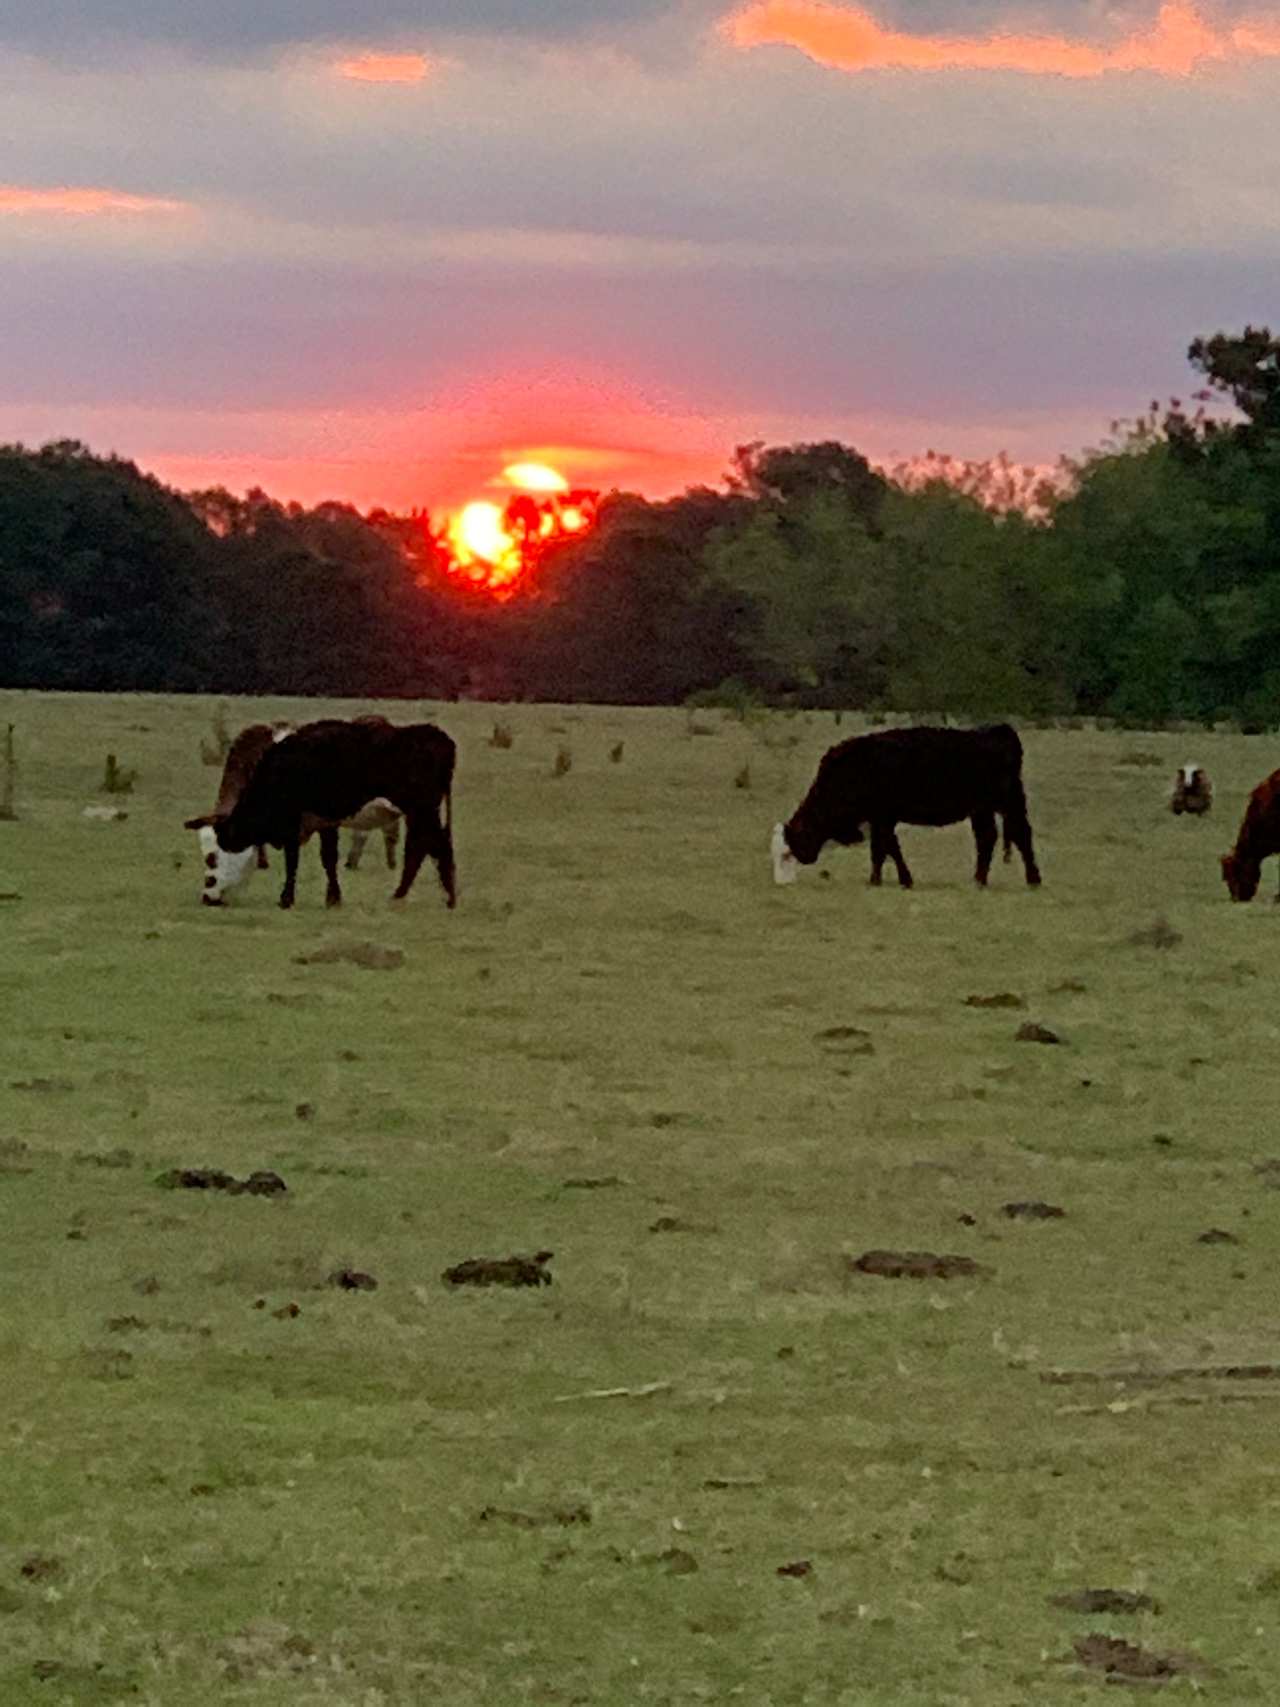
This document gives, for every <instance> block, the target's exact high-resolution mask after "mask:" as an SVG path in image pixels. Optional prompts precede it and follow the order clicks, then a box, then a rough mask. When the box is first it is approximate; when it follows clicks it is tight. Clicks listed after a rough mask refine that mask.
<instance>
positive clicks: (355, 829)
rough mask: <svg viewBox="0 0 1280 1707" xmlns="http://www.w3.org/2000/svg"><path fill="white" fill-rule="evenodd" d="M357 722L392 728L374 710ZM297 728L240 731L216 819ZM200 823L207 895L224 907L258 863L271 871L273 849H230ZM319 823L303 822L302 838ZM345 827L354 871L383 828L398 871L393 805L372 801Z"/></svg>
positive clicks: (277, 725) (281, 726) (273, 726)
mask: <svg viewBox="0 0 1280 1707" xmlns="http://www.w3.org/2000/svg"><path fill="white" fill-rule="evenodd" d="M355 721H356V722H357V723H365V724H371V725H373V726H374V727H381V728H384V729H389V728H390V727H391V725H390V723H388V721H387V719H386V718H385V717H380V716H378V715H376V714H373V713H371V714H370V715H368V716H367V717H359V718H356V719H355ZM294 727H295V726H294V725H293V724H292V723H251V724H249V726H248V727H247V728H245V729H242V730H241V731H240V733H239V734H238V735H237V736H236V738H235V740H234V741H233V742H232V743H231V747H230V749H229V751H228V753H227V757H226V762H225V764H224V765H223V769H222V781H221V783H220V784H219V787H218V799H217V803H216V804H215V806H214V808H213V811H212V813H211V814H210V819H211V820H212V819H214V818H224V817H226V815H227V813H229V812H230V811H231V809H232V807H233V806H234V805H235V804H236V802H237V801H238V800H239V798H240V796H241V795H242V794H243V793H244V790H245V787H246V785H247V783H248V781H249V778H250V777H251V776H252V775H253V773H254V771H255V770H256V769H257V767H258V761H259V760H260V759H261V758H262V756H263V754H264V753H265V752H267V751H268V750H269V749H270V748H271V747H272V746H273V745H274V744H275V743H276V742H277V741H283V740H284V738H285V736H286V735H291V734H293V732H294ZM200 822H201V826H202V827H201V829H200V832H199V833H200V850H201V853H202V855H203V864H204V889H203V891H202V894H201V899H202V900H203V901H204V903H205V905H206V906H208V907H220V906H221V905H222V904H223V900H224V898H225V896H226V894H227V892H228V890H231V889H234V888H236V887H237V885H238V884H240V883H242V882H243V881H244V879H245V878H246V877H247V876H248V875H249V873H250V872H251V871H252V870H253V869H254V865H255V863H256V865H257V869H258V870H259V871H266V870H267V867H268V862H267V850H266V849H265V848H264V847H261V846H259V847H258V848H256V849H246V850H245V851H244V852H243V853H238V854H232V853H227V852H226V851H225V850H224V849H222V848H220V847H219V846H218V839H217V837H216V835H215V834H214V832H213V830H212V829H211V828H209V825H208V823H205V822H204V821H203V820H201V821H200ZM319 828H320V824H319V821H318V820H317V819H314V818H308V819H307V820H306V821H305V823H304V824H303V831H302V840H303V841H304V842H305V841H307V840H308V839H309V838H310V837H311V836H313V835H314V834H315V832H316V831H317V830H318V829H319ZM342 828H343V829H349V830H350V831H351V849H350V852H349V853H348V855H347V867H348V869H349V870H351V871H354V870H355V869H356V868H357V867H358V865H359V864H360V856H361V855H362V854H363V852H364V847H365V843H366V842H367V841H368V839H369V837H370V835H371V834H373V833H374V832H375V831H378V830H381V831H382V835H383V839H384V841H385V844H386V852H387V865H388V867H389V868H390V869H391V870H392V871H394V870H395V865H396V853H397V850H398V848H399V845H400V814H399V812H397V811H396V810H395V808H394V807H393V806H390V805H388V803H387V802H386V801H385V800H372V801H370V802H369V804H368V805H367V806H364V807H362V808H361V809H360V811H359V812H357V813H356V814H355V816H354V817H352V818H348V819H347V820H346V821H345V823H344V824H343V825H342ZM255 854H256V862H255Z"/></svg>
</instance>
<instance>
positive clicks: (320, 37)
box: [0, 0, 1280, 505]
mask: <svg viewBox="0 0 1280 1707" xmlns="http://www.w3.org/2000/svg"><path fill="white" fill-rule="evenodd" d="M126 13H127V16H125V15H124V14H126ZM352 72H356V73H359V75H352V74H351V73H352ZM382 76H385V77H390V78H394V79H395V80H393V81H380V80H378V78H379V77H382ZM0 111H3V113H4V115H5V125H4V149H3V155H2V156H0V438H3V439H14V438H21V439H24V440H26V441H27V442H39V441H41V440H43V439H46V438H51V437H78V438H83V439H85V440H87V441H88V442H89V443H90V444H91V445H92V446H93V447H94V448H96V449H101V450H108V449H114V450H118V451H120V452H122V453H124V454H127V455H130V456H133V457H136V458H137V459H138V460H139V461H140V462H142V463H143V464H144V466H147V467H150V468H154V469H156V470H157V471H158V472H160V473H161V474H163V475H164V476H165V477H166V478H169V479H173V480H175V481H177V482H178V483H179V484H181V485H188V486H190V485H197V484H208V483H211V482H214V481H221V482H223V483H226V484H228V485H230V486H232V487H233V488H235V489H237V490H239V489H243V488H244V487H246V486H248V485H250V484H262V485H264V486H266V487H267V489H268V490H270V491H273V492H275V493H278V494H279V495H281V496H299V497H302V498H304V499H309V500H310V499H318V498H320V497H322V496H337V497H349V498H352V499H354V500H355V501H357V502H359V503H361V504H372V503H375V502H385V503H389V504H394V505H408V504H411V503H428V504H432V505H440V504H455V503H457V502H459V501H460V500H461V499H463V498H465V497H474V496H483V495H484V491H485V489H486V487H487V485H488V483H489V482H490V481H491V480H493V478H494V477H495V476H496V475H497V474H498V472H499V470H500V469H501V468H502V466H503V464H504V463H506V462H510V461H512V460H515V459H516V458H517V457H520V456H529V455H533V456H537V457H540V458H541V459H543V460H547V461H552V462H554V463H555V464H556V466H558V467H560V468H562V469H563V470H564V471H565V472H566V473H567V474H569V475H570V477H571V478H574V479H581V480H583V481H584V482H589V483H592V484H603V485H605V486H609V485H612V484H621V485H626V486H632V487H639V488H640V489H641V490H645V491H648V492H651V493H654V494H658V493H661V492H664V491H669V490H671V489H673V488H676V487H678V486H680V485H682V484H684V483H685V482H687V481H691V480H695V479H700V478H702V479H715V478H716V477H717V475H718V474H719V472H720V471H721V470H722V469H723V467H724V466H725V464H726V462H727V460H728V457H729V454H730V452H731V451H732V448H733V446H734V444H735V443H738V442H741V441H743V440H746V439H750V438H757V437H764V438H767V439H770V440H774V441H779V440H796V439H812V438H820V437H821V438H825V437H832V436H835V437H839V438H842V439H845V440H846V441H848V442H851V443H853V444H854V445H856V446H857V447H858V448H859V449H861V450H863V451H865V452H866V453H867V454H868V455H871V456H873V457H875V458H885V459H893V458H896V457H898V456H911V455H915V454H920V453H923V452H924V451H925V450H927V449H930V448H932V449H936V450H939V451H949V452H951V453H953V454H956V455H960V456H985V455H989V454H993V453H995V452H997V451H999V450H1001V449H1007V450H1008V451H1010V452H1011V453H1012V454H1014V455H1015V456H1016V457H1018V458H1020V459H1024V460H1031V461H1037V462H1048V461H1052V460H1053V459H1054V458H1056V456H1057V455H1058V454H1059V453H1060V452H1068V453H1071V452H1075V451H1077V450H1079V449H1080V448H1081V447H1082V446H1083V445H1085V444H1088V443H1091V442H1097V441H1098V440H1099V439H1100V438H1102V437H1103V436H1104V435H1105V433H1106V431H1107V428H1108V424H1109V422H1110V420H1111V419H1112V418H1113V417H1114V416H1117V415H1127V414H1133V413H1135V412H1137V411H1138V410H1139V409H1141V408H1142V407H1143V406H1144V405H1145V404H1146V403H1147V402H1148V401H1149V399H1150V398H1152V397H1156V396H1167V395H1168V394H1169V393H1170V392H1173V393H1184V394H1185V392H1186V391H1187V390H1188V389H1190V387H1191V385H1192V381H1191V378H1190V375H1189V372H1188V370H1187V368H1186V365H1185V360H1184V357H1185V349H1186V345H1187V344H1188V342H1189V341H1190V339H1191V338H1192V337H1193V336H1194V335H1195V334H1197V333H1208V332H1213V331H1215V330H1219V329H1232V328H1238V327H1239V326H1241V325H1242V324H1243V323H1244V322H1245V321H1247V320H1253V321H1255V322H1257V321H1262V322H1267V321H1270V322H1271V323H1272V324H1275V323H1277V322H1280V299H1278V297H1277V290H1276V279H1277V277H1280V270H1278V268H1277V261H1278V260H1280V193H1278V192H1277V189H1276V185H1277V184H1280V124H1277V123H1276V122H1275V116H1274V115H1275V113H1276V112H1277V111H1280V6H1277V5H1274V4H1273V5H1270V6H1262V7H1254V8H1252V9H1247V8H1245V7H1243V6H1240V5H1226V4H1219V5H1211V4H1209V3H1208V0H1202V3H1201V4H1200V5H1199V6H1198V8H1197V9H1195V10H1193V9H1192V8H1191V7H1190V5H1189V4H1188V3H1187V0H1174V3H1173V4H1167V5H1166V6H1165V7H1164V9H1163V12H1161V9H1160V8H1159V7H1158V6H1156V5H1152V4H1144V5H1140V6H1136V7H1134V8H1132V9H1130V10H1116V9H1114V8H1111V7H1108V6H1104V5H1102V4H1100V3H1095V0H1046V3H1044V4H1040V5H1030V6H1026V7H1018V6H1014V5H1009V4H1002V3H999V0H990V3H986V0H964V3H963V4H961V0H885V3H882V4H878V5H877V4H872V5H869V6H864V7H860V8H859V7H852V6H839V5H819V4H815V3H813V0H743V3H739V4H736V5H735V4H734V0H725V3H723V4H712V3H709V0H683V3H682V0H672V3H667V4H663V3H660V0H219V3H218V4H216V5H209V4H207V3H204V4H200V5H196V4H195V3H194V0H130V3H129V4H127V5H122V4H121V3H120V0H42V3H41V4H40V5H38V6H37V5H33V4H31V3H30V0H0Z"/></svg>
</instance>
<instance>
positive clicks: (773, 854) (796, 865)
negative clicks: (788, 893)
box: [769, 824, 800, 883]
mask: <svg viewBox="0 0 1280 1707" xmlns="http://www.w3.org/2000/svg"><path fill="white" fill-rule="evenodd" d="M769 857H770V859H771V860H772V861H773V881H774V882H775V883H794V882H795V880H796V878H797V877H798V876H799V875H800V862H799V861H798V860H797V859H796V856H795V855H794V854H793V853H792V851H791V849H790V848H789V847H788V846H787V837H786V832H785V831H784V830H783V828H782V825H781V824H775V825H774V826H773V835H772V837H771V838H770V841H769Z"/></svg>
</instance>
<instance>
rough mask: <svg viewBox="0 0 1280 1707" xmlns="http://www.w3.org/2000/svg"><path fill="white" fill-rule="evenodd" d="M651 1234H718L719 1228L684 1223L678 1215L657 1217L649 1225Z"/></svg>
mask: <svg viewBox="0 0 1280 1707" xmlns="http://www.w3.org/2000/svg"><path fill="white" fill-rule="evenodd" d="M649 1231H650V1232H651V1233H718V1232H719V1231H720V1229H719V1227H713V1226H711V1225H710V1224H709V1223H707V1222H701V1221H685V1220H683V1219H682V1218H681V1217H680V1216H679V1215H659V1217H658V1219H657V1220H656V1221H654V1222H651V1223H650V1226H649Z"/></svg>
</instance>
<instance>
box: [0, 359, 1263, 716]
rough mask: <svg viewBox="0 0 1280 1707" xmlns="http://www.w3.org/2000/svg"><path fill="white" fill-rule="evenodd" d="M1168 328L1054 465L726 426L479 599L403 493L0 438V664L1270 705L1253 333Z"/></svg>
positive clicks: (348, 692) (560, 690)
mask: <svg viewBox="0 0 1280 1707" xmlns="http://www.w3.org/2000/svg"><path fill="white" fill-rule="evenodd" d="M1188 354H1189V359H1190V362H1191V365H1192V366H1193V368H1194V369H1196V371H1197V372H1198V373H1199V374H1200V375H1201V376H1202V379H1203V383H1204V389H1203V390H1201V391H1199V392H1197V393H1196V394H1195V396H1194V397H1193V399H1192V401H1191V403H1190V404H1189V405H1185V404H1183V403H1182V402H1181V401H1180V400H1178V399H1173V400H1171V401H1170V402H1169V403H1167V404H1165V405H1163V406H1160V405H1157V404H1152V405H1151V406H1150V407H1149V408H1148V409H1147V410H1146V411H1145V412H1144V413H1142V414H1140V415H1138V416H1137V417H1136V419H1134V420H1132V421H1130V422H1127V423H1115V424H1113V428H1112V432H1111V435H1110V436H1109V437H1108V438H1107V440H1106V441H1105V442H1104V443H1103V444H1102V445H1101V446H1100V447H1099V448H1097V449H1096V450H1094V451H1092V452H1090V453H1088V454H1087V455H1085V456H1084V457H1082V458H1081V459H1080V460H1079V461H1078V462H1076V463H1074V464H1070V465H1064V468H1063V470H1062V471H1061V478H1059V479H1057V480H1053V481H1044V480H1040V479H1038V478H1037V477H1034V476H1033V475H1032V474H1031V473H1030V472H1029V471H1020V470H1017V469H1015V468H1012V467H1011V465H1009V464H1008V463H1007V461H1005V460H1003V459H998V460H997V461H996V462H995V463H990V464H985V465H972V464H957V463H954V462H952V461H950V460H949V459H945V458H943V459H931V460H930V461H926V462H925V463H923V464H917V465H915V466H914V467H913V468H911V469H898V470H895V471H893V472H892V474H890V475H886V474H885V473H883V472H880V471H878V470H876V469H874V468H873V467H872V466H871V465H870V464H869V463H868V461H867V460H866V458H864V457H863V456H861V455H860V454H859V453H858V452H857V451H856V450H854V449H852V448H850V447H848V446H845V445H841V444H836V443H828V444H816V445H791V446H765V445H762V444H752V445H746V446H743V447H740V448H739V450H738V451H737V452H736V454H735V456H734V458H733V461H732V465H731V467H730V469H729V471H728V474H727V475H726V478H725V480H724V482H723V484H722V485H721V486H720V487H718V488H710V487H699V488H695V489H692V490H689V491H686V492H685V493H683V494H682V495H681V496H679V497H676V498H672V499H668V500H666V501H663V502H656V503H655V502H650V501H648V500H646V499H644V498H642V497H639V496H636V495H633V494H627V493H614V494H611V495H609V496H608V497H606V498H604V499H603V500H602V501H601V503H600V506H599V510H598V514H597V519H596V522H595V525H594V526H593V527H592V528H591V529H590V531H588V532H586V533H584V534H581V535H577V536H574V537H572V538H569V539H564V540H561V541H558V542H556V543H554V544H552V545H551V546H549V547H548V548H547V549H545V550H544V551H542V552H541V553H540V554H538V556H537V559H536V561H534V562H532V563H531V564H530V567H529V569H528V571H527V572H526V573H525V574H524V575H523V576H521V577H520V579H519V580H518V581H517V582H516V583H515V586H514V588H513V590H512V592H511V594H510V596H509V597H506V598H504V599H495V598H493V597H492V596H491V595H490V594H489V593H487V592H485V591H483V590H481V589H479V588H477V587H474V586H472V585H471V584H470V583H468V582H467V580H466V579H465V578H464V577H461V576H458V575H456V574H453V573H451V572H450V569H451V566H450V564H449V562H448V560H447V557H446V554H445V552H444V549H443V547H442V544H441V540H440V539H439V538H438V537H437V535H436V534H435V533H434V532H433V530H432V528H431V526H430V523H429V520H428V519H427V518H426V517H425V516H422V515H418V514H415V515H410V516H397V515H393V514H390V513H388V512H385V511H374V512H371V513H370V514H368V515H361V514H360V513H358V512H357V511H356V510H354V509H353V508H351V507H350V506H349V505H346V504H340V503H326V504H320V505H317V506H315V507H314V508H309V509H308V508H304V507H303V506H300V505H297V504H284V503H280V502H278V501H276V500H275V499H272V498H270V497H268V496H267V494H265V493H264V492H261V491H253V492H250V493H249V494H247V495H246V496H245V497H235V496H233V495H232V494H230V493H228V492H226V491H223V490H221V489H213V490H209V491H204V492H194V493H179V492H176V491H173V490H170V489H169V488H167V487H166V486H164V485H163V484H162V483H161V482H159V481H158V480H156V479H154V478H152V477H150V476H148V475H145V474H142V473H141V472H140V471H139V470H138V469H137V468H136V467H135V465H134V464H133V463H131V462H128V461H126V460H123V459H121V458H119V457H115V456H99V455H95V454H94V453H93V452H91V451H90V450H89V449H87V448H86V447H85V446H84V445H82V444H79V443H77V442H74V441H64V442H59V443H55V444H48V445H45V446H43V447H42V448H40V449H28V448H25V447H23V446H21V445H10V446H4V447H0V685H4V686H8V687H20V688H64V689H95V690H100V691H104V690H120V689H139V690H145V689H152V690H164V691H201V692H218V693H245V694H250V693H266V692H270V693H282V694H324V695H343V696H351V697H356V698H361V697H368V698H373V697H397V696H400V697H413V698H453V697H458V696H473V697H481V698H490V699H545V700H560V701H568V700H584V701H601V702H609V703H615V704H672V703H683V702H686V701H689V700H690V699H697V698H701V699H704V700H712V701H714V700H717V699H718V700H720V701H722V702H724V703H730V704H733V703H741V704H747V703H753V702H762V703H771V704H790V705H822V706H829V707H844V708H850V709H876V710H886V711H892V710H902V711H919V710H931V711H946V712H951V713H954V714H956V715H959V716H990V715H1013V716H1019V715H1021V716H1028V715H1050V716H1052V715H1060V714H1068V713H1074V714H1084V715H1108V716H1113V717H1117V718H1120V719H1124V720H1129V721H1134V722H1158V721H1163V720H1167V719H1171V718H1188V719H1204V720H1206V721H1213V720H1218V719H1225V718H1231V719H1237V720H1240V721H1242V722H1244V723H1245V724H1246V725H1254V724H1256V725H1258V726H1260V727H1261V726H1266V727H1270V726H1273V725H1275V724H1277V723H1280V339H1276V338H1273V337H1272V336H1271V333H1270V331H1269V329H1268V328H1265V327H1262V328H1254V327H1246V328H1245V330H1244V332H1243V333H1241V334H1239V335H1228V334H1222V333H1219V334H1217V335H1215V336H1213V337H1210V338H1197V339H1196V340H1195V342H1194V343H1193V344H1192V345H1191V346H1190V350H1189V352H1188ZM1220 401H1221V402H1229V403H1230V405H1231V406H1232V407H1231V410H1230V412H1229V413H1228V414H1222V413H1217V412H1215V411H1214V410H1213V409H1212V408H1211V407H1210V406H1211V405H1212V404H1214V403H1217V402H1220Z"/></svg>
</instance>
